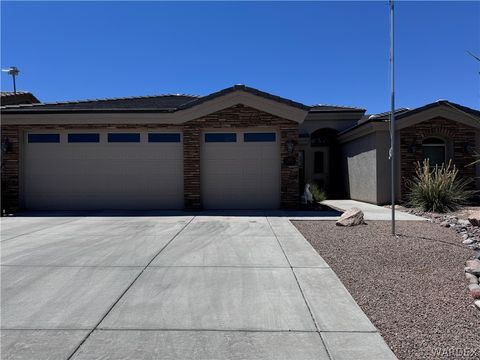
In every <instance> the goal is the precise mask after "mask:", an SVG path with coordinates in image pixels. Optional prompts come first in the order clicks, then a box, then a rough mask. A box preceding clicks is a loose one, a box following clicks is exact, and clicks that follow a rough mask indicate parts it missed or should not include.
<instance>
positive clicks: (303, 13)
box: [1, 1, 480, 113]
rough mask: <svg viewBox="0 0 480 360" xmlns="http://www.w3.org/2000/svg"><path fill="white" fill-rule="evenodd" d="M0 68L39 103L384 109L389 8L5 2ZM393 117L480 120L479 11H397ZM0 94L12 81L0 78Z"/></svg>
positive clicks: (423, 5) (455, 6) (443, 6)
mask: <svg viewBox="0 0 480 360" xmlns="http://www.w3.org/2000/svg"><path fill="white" fill-rule="evenodd" d="M1 10H2V14H1V20H2V24H1V32H2V34H1V65H2V68H5V67H8V66H10V65H15V66H17V67H18V68H19V69H20V70H21V74H20V77H19V78H18V88H19V89H21V90H29V91H32V92H33V93H34V94H35V95H37V97H38V98H40V100H42V101H60V100H75V99H84V98H97V97H119V96H132V95H149V94H161V93H189V94H198V95H206V94H209V93H211V92H214V91H217V90H220V89H222V88H225V87H228V86H231V85H233V84H238V83H241V84H246V85H249V86H252V87H256V88H259V89H261V90H264V91H267V92H271V93H273V94H275V95H280V96H283V97H287V98H290V99H293V100H297V101H300V102H302V103H305V104H307V105H311V104H316V103H331V104H341V105H350V106H360V107H366V108H367V109H368V111H369V112H371V113H373V112H382V111H386V110H388V108H389V63H388V46H389V42H388V41H389V38H388V36H389V35H388V27H389V20H388V2H387V1H382V2H380V1H377V2H295V3H293V2H243V3H242V2H236V3H225V2H223V3H222V2H205V3H204V2H195V3H187V2H180V3H170V2H142V3H140V2H135V3H133V2H115V3H114V2H81V3H80V2H79V3H73V2H2V6H1ZM396 31H397V32H396V36H397V38H396V65H397V72H396V76H397V105H398V106H399V107H400V106H406V107H416V106H421V105H423V104H425V103H428V102H432V101H435V100H437V99H448V100H451V101H454V102H458V103H461V104H463V105H466V106H470V107H474V108H480V75H479V71H480V63H479V62H476V61H475V60H474V59H473V58H471V57H469V56H468V55H467V54H466V50H470V51H472V52H473V53H475V54H478V55H480V2H397V5H396ZM1 79H2V84H1V88H2V90H10V89H11V87H12V85H11V79H10V78H9V77H8V76H7V75H5V74H2V78H1Z"/></svg>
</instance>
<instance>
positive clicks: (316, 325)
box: [266, 218, 333, 360]
mask: <svg viewBox="0 0 480 360" xmlns="http://www.w3.org/2000/svg"><path fill="white" fill-rule="evenodd" d="M266 219H267V222H268V225H269V226H270V229H271V230H272V232H273V234H274V235H275V239H277V242H278V245H279V246H280V248H281V249H282V252H283V255H284V256H285V258H286V259H287V262H288V264H289V265H290V270H291V272H292V274H293V277H294V278H295V282H296V283H297V286H298V289H299V290H300V293H301V294H302V298H303V301H304V302H305V305H306V306H307V309H308V312H309V314H310V317H311V318H312V321H313V324H314V326H315V328H316V329H317V331H316V332H317V333H318V336H319V337H320V340H321V341H322V344H323V347H324V348H325V351H326V353H327V356H328V358H329V359H330V360H333V358H332V355H331V354H330V350H329V349H328V347H327V344H326V342H325V339H324V338H323V336H322V334H321V333H320V329H319V328H318V324H317V322H316V321H315V317H314V316H313V312H312V309H311V308H310V305H309V304H308V302H307V299H306V298H305V294H304V293H303V289H302V287H301V286H300V283H299V282H298V278H297V274H295V271H294V270H293V267H292V264H291V263H290V260H289V258H288V256H287V254H286V253H285V250H284V249H283V247H282V244H281V243H280V240H278V237H277V233H276V232H275V230H274V229H273V227H272V224H271V223H270V220H269V219H268V218H266ZM286 221H287V222H288V223H289V224H290V226H292V227H294V226H293V224H292V223H291V222H290V220H286ZM294 228H295V227H294ZM319 256H320V255H319Z"/></svg>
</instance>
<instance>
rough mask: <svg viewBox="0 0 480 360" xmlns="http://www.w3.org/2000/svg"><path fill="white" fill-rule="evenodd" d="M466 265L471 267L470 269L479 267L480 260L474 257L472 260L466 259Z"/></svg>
mask: <svg viewBox="0 0 480 360" xmlns="http://www.w3.org/2000/svg"><path fill="white" fill-rule="evenodd" d="M465 264H466V265H467V267H469V268H472V269H480V260H478V259H474V260H467V262H466V263H465Z"/></svg>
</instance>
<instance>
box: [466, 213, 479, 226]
mask: <svg viewBox="0 0 480 360" xmlns="http://www.w3.org/2000/svg"><path fill="white" fill-rule="evenodd" d="M468 221H469V222H470V224H472V225H473V226H480V211H474V212H472V213H471V214H470V215H469V216H468Z"/></svg>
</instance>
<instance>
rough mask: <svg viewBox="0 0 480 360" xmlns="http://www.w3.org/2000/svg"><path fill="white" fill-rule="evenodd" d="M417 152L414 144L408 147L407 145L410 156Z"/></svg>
mask: <svg viewBox="0 0 480 360" xmlns="http://www.w3.org/2000/svg"><path fill="white" fill-rule="evenodd" d="M417 150H418V146H417V144H416V143H415V142H413V143H411V144H410V145H408V152H409V153H410V154H415V153H416V152H417Z"/></svg>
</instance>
